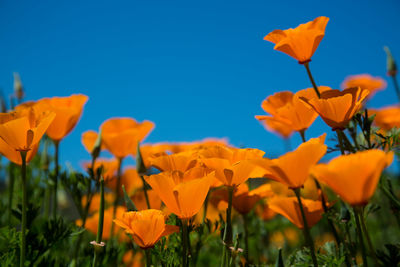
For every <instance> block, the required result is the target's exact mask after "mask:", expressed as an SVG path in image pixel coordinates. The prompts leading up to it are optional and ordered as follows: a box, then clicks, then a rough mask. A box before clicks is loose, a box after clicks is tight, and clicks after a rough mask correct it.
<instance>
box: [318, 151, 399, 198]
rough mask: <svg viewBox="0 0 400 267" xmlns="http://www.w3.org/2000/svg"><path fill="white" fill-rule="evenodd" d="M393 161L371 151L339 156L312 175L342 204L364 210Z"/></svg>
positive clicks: (387, 154)
mask: <svg viewBox="0 0 400 267" xmlns="http://www.w3.org/2000/svg"><path fill="white" fill-rule="evenodd" d="M392 160H393V153H385V152H384V151H382V150H378V149H371V150H366V151H362V152H357V153H355V154H349V155H342V156H339V157H337V158H334V159H333V160H331V161H330V162H329V163H328V164H319V165H317V166H315V167H314V168H313V170H312V173H313V175H314V176H315V177H316V178H317V179H318V180H319V181H321V182H323V183H325V184H326V185H328V186H329V187H330V188H331V189H332V190H333V191H334V192H335V193H336V194H338V195H339V196H340V197H341V198H342V199H343V200H344V201H345V202H347V203H349V204H350V205H352V206H364V205H366V204H367V203H368V201H369V199H370V198H371V197H372V195H373V194H374V192H375V189H376V186H377V185H378V182H379V178H380V176H381V173H382V171H383V169H385V168H386V167H387V166H389V165H390V164H391V162H392Z"/></svg>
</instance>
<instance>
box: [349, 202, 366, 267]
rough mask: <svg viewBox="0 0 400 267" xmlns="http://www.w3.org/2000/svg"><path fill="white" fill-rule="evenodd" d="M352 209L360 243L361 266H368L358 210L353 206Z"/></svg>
mask: <svg viewBox="0 0 400 267" xmlns="http://www.w3.org/2000/svg"><path fill="white" fill-rule="evenodd" d="M353 210H354V218H355V220H356V226H357V235H358V239H359V241H360V244H361V253H362V258H363V264H364V265H363V266H365V267H368V261H367V253H366V251H365V244H364V239H363V236H362V230H361V225H360V219H359V216H358V211H357V209H356V207H353Z"/></svg>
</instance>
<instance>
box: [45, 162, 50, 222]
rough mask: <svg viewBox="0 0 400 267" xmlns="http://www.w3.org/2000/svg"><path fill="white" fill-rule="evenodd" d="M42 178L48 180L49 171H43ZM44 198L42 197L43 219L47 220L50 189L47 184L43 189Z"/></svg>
mask: <svg viewBox="0 0 400 267" xmlns="http://www.w3.org/2000/svg"><path fill="white" fill-rule="evenodd" d="M44 177H45V178H48V177H49V171H48V170H45V171H44ZM45 190H46V191H45V196H44V217H45V218H48V217H49V214H50V206H51V205H50V203H51V192H52V191H51V187H50V186H49V184H47V186H46V189H45Z"/></svg>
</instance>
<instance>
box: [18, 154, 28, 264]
mask: <svg viewBox="0 0 400 267" xmlns="http://www.w3.org/2000/svg"><path fill="white" fill-rule="evenodd" d="M20 153H21V159H22V164H21V177H22V225H21V235H22V237H21V251H20V261H19V265H20V266H21V267H23V266H25V255H26V230H27V229H26V206H27V205H28V199H27V182H26V153H27V151H24V150H21V151H20Z"/></svg>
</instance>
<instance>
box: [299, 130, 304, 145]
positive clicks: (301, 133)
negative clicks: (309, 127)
mask: <svg viewBox="0 0 400 267" xmlns="http://www.w3.org/2000/svg"><path fill="white" fill-rule="evenodd" d="M299 134H300V136H301V141H303V143H305V142H306V130H301V131H299Z"/></svg>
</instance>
